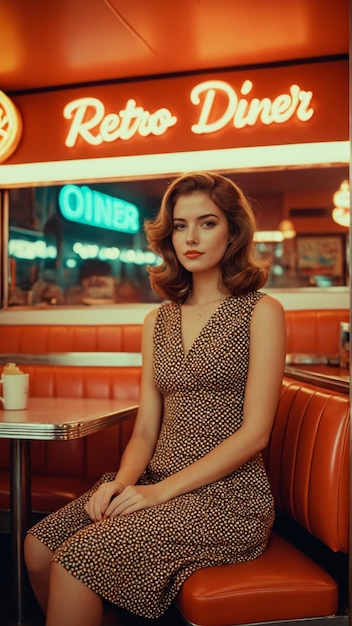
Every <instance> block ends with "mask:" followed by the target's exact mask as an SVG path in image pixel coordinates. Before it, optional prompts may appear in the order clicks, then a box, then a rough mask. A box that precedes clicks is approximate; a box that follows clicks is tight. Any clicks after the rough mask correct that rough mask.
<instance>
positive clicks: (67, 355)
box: [0, 352, 142, 367]
mask: <svg viewBox="0 0 352 626" xmlns="http://www.w3.org/2000/svg"><path fill="white" fill-rule="evenodd" d="M6 363H16V364H20V365H71V366H77V367H140V366H141V365H142V355H141V354H140V353H139V352H48V353H46V354H21V353H17V354H10V353H5V354H0V364H3V365H5V364H6Z"/></svg>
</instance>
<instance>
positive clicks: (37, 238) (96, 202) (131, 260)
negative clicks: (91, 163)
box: [9, 185, 160, 306]
mask: <svg viewBox="0 0 352 626" xmlns="http://www.w3.org/2000/svg"><path fill="white" fill-rule="evenodd" d="M116 189H118V186H116V185H115V187H114V191H113V193H112V192H110V190H109V186H108V185H94V186H93V185H90V186H87V185H83V186H79V185H66V186H64V187H61V186H60V187H57V186H55V187H54V186H53V187H38V188H29V189H13V190H11V191H10V192H9V197H10V202H9V207H10V208H9V221H10V224H9V257H10V290H9V304H10V305H11V306H16V305H47V304H51V305H63V304H66V305H77V304H94V303H97V304H100V303H101V304H111V303H133V302H154V301H157V297H156V296H155V294H154V293H153V292H152V291H151V289H150V285H149V279H148V275H147V271H146V266H147V265H153V264H156V263H159V262H160V259H158V257H156V255H154V253H152V252H151V251H150V250H148V248H147V242H146V239H145V235H144V230H143V223H144V220H145V219H146V217H151V216H152V215H153V213H154V212H155V210H157V209H158V204H157V203H156V204H155V206H151V205H148V203H147V201H145V202H144V203H141V204H139V205H138V204H137V203H134V202H132V201H131V200H130V199H129V198H124V197H117V195H116Z"/></svg>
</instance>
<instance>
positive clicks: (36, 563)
mask: <svg viewBox="0 0 352 626" xmlns="http://www.w3.org/2000/svg"><path fill="white" fill-rule="evenodd" d="M52 557H53V552H52V551H51V550H50V549H49V548H48V547H47V546H45V545H44V544H43V543H42V542H41V541H39V539H37V538H36V537H34V535H31V534H28V535H27V536H26V538H25V540H24V559H25V563H26V566H27V569H28V571H29V572H30V573H33V574H36V573H40V572H42V571H43V570H47V569H48V568H49V567H50V563H51V559H52Z"/></svg>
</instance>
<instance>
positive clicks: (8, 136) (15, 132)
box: [0, 91, 22, 163]
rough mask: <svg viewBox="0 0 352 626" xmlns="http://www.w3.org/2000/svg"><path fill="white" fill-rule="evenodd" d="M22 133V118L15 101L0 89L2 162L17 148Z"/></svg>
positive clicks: (0, 151) (0, 152)
mask: <svg viewBox="0 0 352 626" xmlns="http://www.w3.org/2000/svg"><path fill="white" fill-rule="evenodd" d="M21 135H22V120H21V116H20V114H19V111H18V110H17V108H16V106H15V105H14V103H13V102H12V101H11V100H10V98H8V97H7V96H6V95H5V94H4V92H3V91H0V163H3V162H4V161H6V159H8V158H9V156H10V155H11V154H12V153H13V152H14V151H15V150H16V148H17V146H18V144H19V141H20V139H21Z"/></svg>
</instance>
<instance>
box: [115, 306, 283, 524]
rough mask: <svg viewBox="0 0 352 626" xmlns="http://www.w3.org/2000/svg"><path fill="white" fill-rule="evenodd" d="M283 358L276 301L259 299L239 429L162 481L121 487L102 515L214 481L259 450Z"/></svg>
mask: <svg viewBox="0 0 352 626" xmlns="http://www.w3.org/2000/svg"><path fill="white" fill-rule="evenodd" d="M285 354H286V335H285V316H284V311H283V309H282V306H281V304H280V303H279V302H277V301H276V300H274V299H273V298H270V296H265V297H264V298H262V299H261V300H260V301H259V302H258V303H257V305H256V307H255V309H254V312H253V316H252V320H251V326H250V356H249V371H248V378H247V384H246V390H245V398H244V411H243V424H242V426H241V427H240V428H239V429H238V430H237V431H236V432H235V433H234V434H233V435H231V436H230V437H228V438H227V439H225V440H224V441H223V442H222V443H221V444H219V445H218V446H217V447H216V448H214V449H213V450H212V451H211V452H209V453H208V454H207V455H206V456H204V457H203V458H201V459H199V460H198V461H196V462H195V463H192V464H191V465H189V466H188V467H186V468H184V469H182V470H180V471H179V472H177V473H175V474H173V475H172V476H169V477H168V478H166V479H165V480H163V481H160V482H159V483H157V484H155V485H148V486H139V485H137V486H134V487H127V488H126V489H125V490H124V491H123V492H122V493H121V494H120V495H119V496H118V497H117V498H116V499H115V500H114V506H112V507H111V509H110V507H109V509H108V511H107V513H108V514H110V513H111V514H112V515H121V514H124V515H125V514H127V513H131V512H132V511H135V510H138V509H141V508H146V507H148V506H154V505H155V504H159V503H161V502H166V501H167V500H170V499H171V498H175V497H176V496H179V495H181V494H183V493H187V492H189V491H193V490H194V489H197V488H199V487H202V486H203V485H206V484H209V483H212V482H215V481H216V480H219V479H220V478H223V477H224V476H226V475H228V474H230V473H231V472H233V471H234V470H235V469H236V468H238V467H240V466H241V465H243V463H245V462H246V461H248V460H249V459H250V458H252V457H253V456H254V455H255V454H257V452H259V451H260V450H262V449H263V448H265V446H266V445H267V443H268V441H269V437H270V432H271V428H272V424H273V421H274V417H275V411H276V407H277V403H278V399H279V395H280V389H281V382H282V376H283V371H284V364H285Z"/></svg>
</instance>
